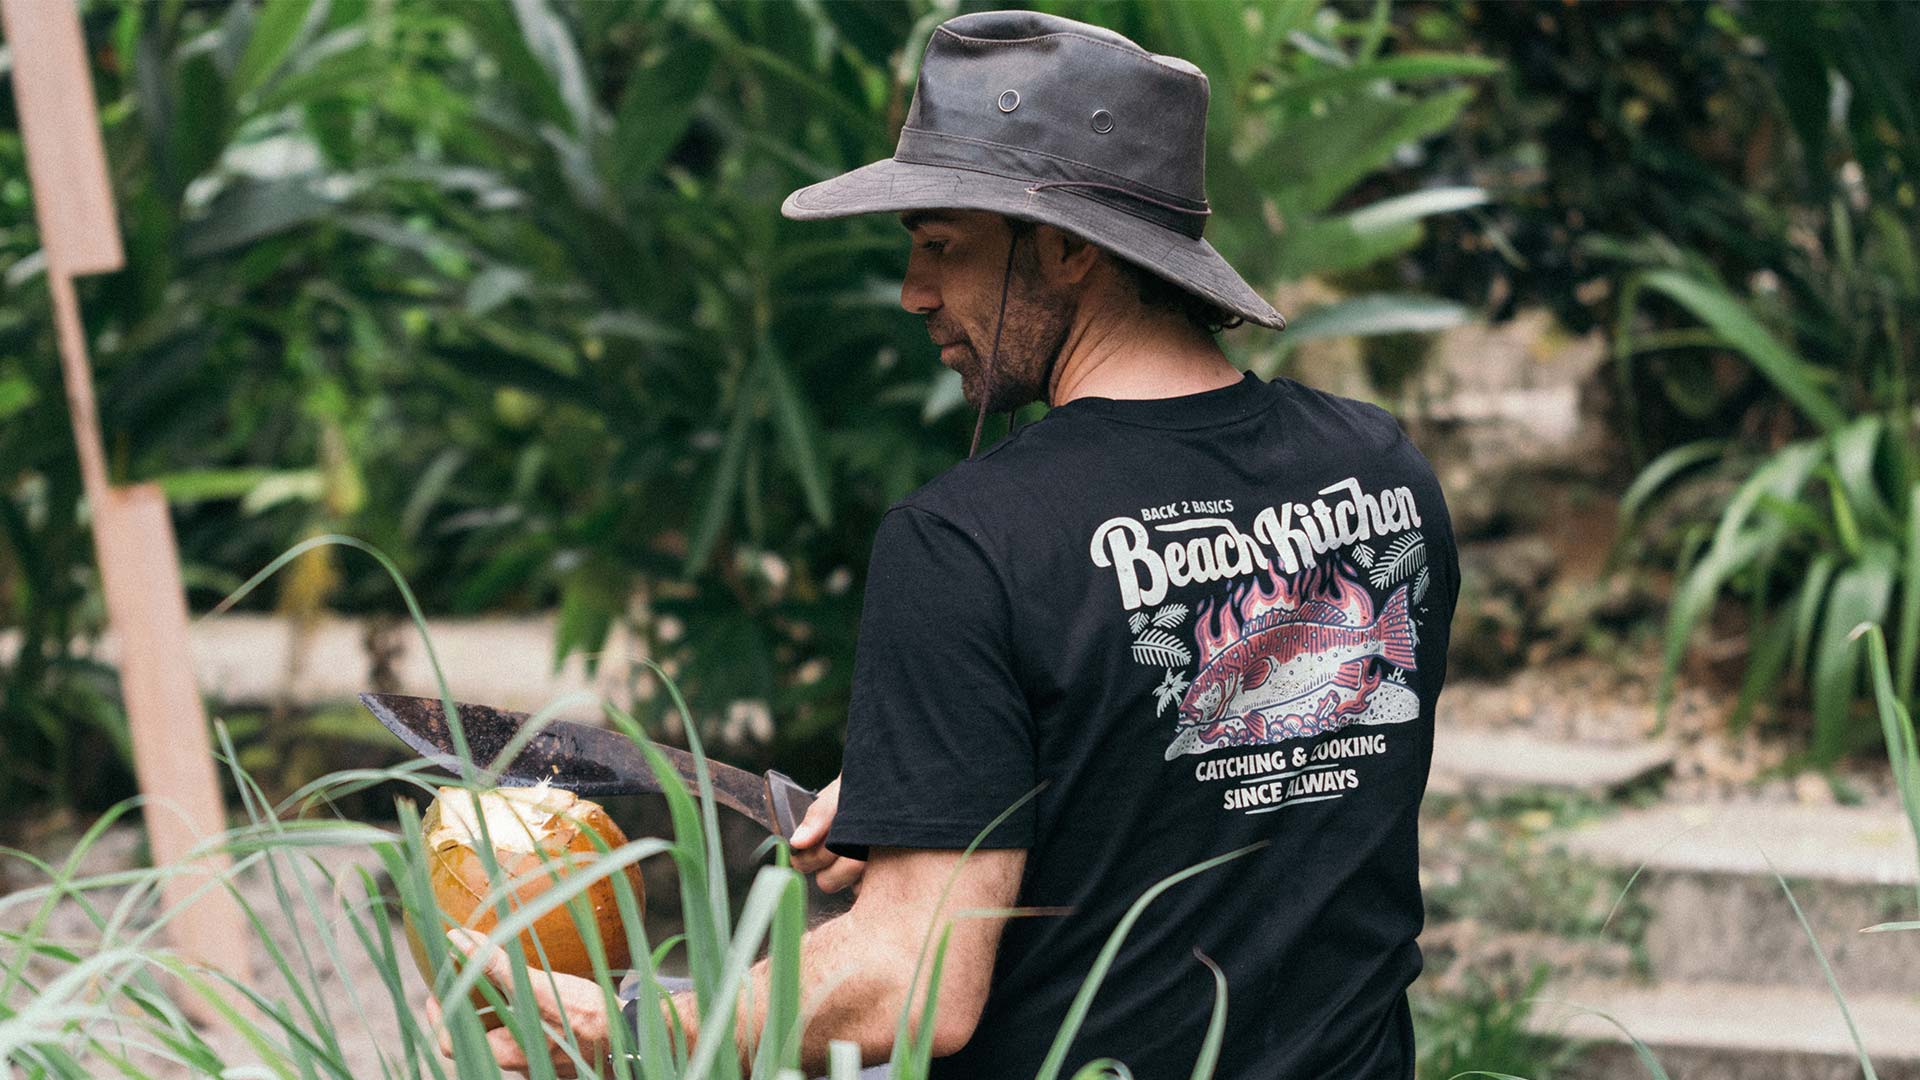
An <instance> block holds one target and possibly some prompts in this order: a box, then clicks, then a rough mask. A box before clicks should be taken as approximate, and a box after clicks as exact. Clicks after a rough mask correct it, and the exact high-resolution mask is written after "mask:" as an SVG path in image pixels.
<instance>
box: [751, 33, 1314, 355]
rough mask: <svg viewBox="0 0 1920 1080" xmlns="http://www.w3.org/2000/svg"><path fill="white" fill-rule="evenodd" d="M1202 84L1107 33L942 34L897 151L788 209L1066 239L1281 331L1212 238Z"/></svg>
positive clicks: (1198, 77)
mask: <svg viewBox="0 0 1920 1080" xmlns="http://www.w3.org/2000/svg"><path fill="white" fill-rule="evenodd" d="M1207 97H1208V85H1207V77H1206V75H1205V73H1203V72H1202V71H1201V70H1200V69H1199V68H1197V67H1195V66H1194V65H1192V64H1190V63H1188V62H1187V61H1185V60H1182V59H1180V58H1179V57H1177V56H1165V55H1161V54H1158V53H1151V52H1148V51H1147V50H1145V49H1143V48H1141V47H1140V46H1139V45H1136V44H1135V43H1134V42H1133V41H1132V40H1131V39H1129V38H1127V37H1126V36H1125V35H1122V34H1118V33H1115V32H1114V31H1112V30H1108V29H1106V28H1105V27H1100V26H1094V25H1091V24H1089V23H1083V22H1078V21H1076V20H1073V19H1066V18H1062V17H1060V16H1058V15H1049V14H1046V13H1044V12H1037V11H981V12H975V13H973V14H970V15H961V16H958V17H956V18H952V19H948V20H947V21H946V22H943V23H941V24H940V25H939V26H937V27H935V28H934V31H933V35H932V36H931V37H930V38H929V39H928V41H927V50H926V54H925V56H924V58H923V59H922V61H921V65H920V79H919V84H918V86H917V87H916V88H915V90H914V95H913V105H912V107H911V108H910V109H909V110H908V112H907V119H906V123H905V125H904V126H903V127H902V128H901V129H900V139H899V142H898V145H897V146H896V148H895V150H894V154H893V156H892V157H890V158H883V159H881V160H879V161H876V162H873V163H872V164H869V165H863V166H861V167H860V168H857V169H854V170H852V171H850V172H846V173H842V174H841V175H839V176H836V177H833V178H832V179H829V180H823V181H821V182H819V183H817V184H810V185H808V186H806V187H803V188H801V189H799V190H798V191H795V192H793V193H792V194H790V195H788V196H787V198H786V200H785V201H784V202H783V203H782V204H781V206H780V213H781V214H782V215H784V216H786V217H788V218H792V219H794V220H799V221H808V220H818V219H822V218H837V217H850V216H852V215H855V214H869V213H880V212H885V211H900V210H918V209H932V208H957V209H964V210H988V211H994V212H998V213H1002V214H1006V215H1008V216H1011V217H1017V218H1024V219H1026V220H1029V221H1037V222H1045V223H1048V224H1052V225H1055V226H1058V227H1059V228H1062V229H1065V230H1067V231H1069V232H1072V233H1074V234H1076V235H1078V236H1080V237H1082V238H1083V239H1086V240H1088V241H1090V242H1092V243H1094V244H1096V245H1098V246H1099V247H1101V248H1103V249H1105V250H1107V251H1109V252H1111V253H1113V254H1114V255H1116V256H1118V257H1120V258H1122V259H1125V260H1127V261H1128V262H1131V263H1134V264H1135V265H1138V266H1140V267H1142V268H1144V269H1146V270H1147V271H1149V272H1150V273H1153V274H1156V275H1158V276H1160V277H1162V278H1165V279H1166V280H1168V281H1170V282H1172V283H1174V284H1175V285H1178V286H1180V287H1181V288H1183V289H1186V290H1188V291H1189V292H1192V293H1195V294H1197V295H1199V296H1202V297H1205V298H1206V299H1208V300H1210V301H1212V302H1213V303H1215V304H1217V305H1219V306H1220V307H1222V308H1224V309H1226V310H1227V311H1230V312H1233V313H1235V314H1237V315H1239V316H1240V317H1241V318H1242V319H1245V320H1246V321H1248V322H1252V323H1256V324H1259V325H1261V326H1267V327H1271V328H1273V329H1275V330H1280V329H1284V328H1285V327H1286V325H1287V321H1286V319H1285V318H1284V317H1282V316H1281V314H1280V313H1279V312H1278V311H1276V310H1274V308H1273V305H1272V304H1269V303H1267V301H1266V300H1264V299H1262V298H1261V296H1260V294H1259V293H1258V292H1257V291H1256V290H1255V289H1254V288H1253V287H1252V286H1250V285H1248V284H1247V282H1246V281H1245V280H1244V279H1243V278H1241V276H1240V275H1239V273H1237V272H1236V271H1235V270H1234V269H1233V267H1232V266H1230V265H1229V264H1228V263H1227V260H1226V259H1224V258H1222V257H1221V255H1220V253H1219V252H1218V251H1215V250H1214V248H1213V245H1212V244H1210V243H1208V242H1207V240H1206V238H1205V236H1204V235H1203V232H1204V229H1205V225H1206V220H1207V216H1208V215H1209V214H1211V213H1212V208H1211V207H1210V206H1209V205H1208V204H1207V185H1206V149H1207V136H1206V127H1207Z"/></svg>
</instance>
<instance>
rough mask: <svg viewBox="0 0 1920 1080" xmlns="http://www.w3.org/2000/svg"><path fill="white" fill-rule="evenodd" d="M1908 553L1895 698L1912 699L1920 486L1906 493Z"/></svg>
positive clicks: (1918, 625)
mask: <svg viewBox="0 0 1920 1080" xmlns="http://www.w3.org/2000/svg"><path fill="white" fill-rule="evenodd" d="M1905 546H1906V554H1905V556H1904V559H1905V561H1904V563H1903V564H1902V567H1901V570H1900V622H1899V624H1898V626H1897V631H1896V633H1895V635H1894V639H1893V644H1894V647H1895V648H1896V649H1898V650H1899V661H1898V669H1899V675H1898V676H1897V678H1896V682H1895V684H1894V685H1895V688H1896V696H1897V697H1898V698H1899V699H1900V700H1901V701H1912V700H1913V679H1914V667H1915V664H1916V662H1920V484H1915V485H1914V487H1913V490H1912V491H1910V492H1908V493H1907V536H1906V540H1905Z"/></svg>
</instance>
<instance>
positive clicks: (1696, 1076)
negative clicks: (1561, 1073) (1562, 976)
mask: <svg viewBox="0 0 1920 1080" xmlns="http://www.w3.org/2000/svg"><path fill="white" fill-rule="evenodd" d="M1847 1008H1848V1010H1849V1011H1850V1012H1851V1013H1852V1015H1853V1020H1854V1023H1855V1024H1856V1025H1857V1026H1858V1027H1859V1030H1860V1038H1861V1041H1862V1042H1863V1043H1864V1044H1865V1045H1866V1048H1867V1053H1868V1056H1869V1057H1870V1058H1871V1059H1872V1061H1873V1065H1874V1070H1875V1072H1876V1073H1877V1074H1878V1076H1879V1077H1880V1078H1881V1080H1920V990H1916V992H1915V993H1912V994H1905V995H1899V994H1849V995H1848V996H1847ZM1597 1013H1604V1014H1606V1016H1609V1017H1612V1018H1613V1020H1615V1021H1618V1022H1619V1024H1620V1027H1624V1028H1626V1030H1627V1031H1630V1032H1632V1033H1633V1035H1634V1037H1636V1038H1638V1039H1639V1040H1640V1041H1641V1042H1643V1043H1645V1044H1647V1046H1648V1048H1649V1049H1651V1050H1652V1051H1653V1053H1654V1056H1655V1057H1656V1058H1657V1059H1658V1060H1659V1062H1660V1064H1661V1066H1662V1067H1663V1068H1664V1069H1665V1070H1666V1072H1667V1073H1668V1075H1670V1076H1672V1077H1674V1078H1675V1080H1858V1078H1859V1077H1860V1076H1861V1068H1860V1063H1859V1057H1858V1055H1857V1054H1856V1052H1855V1050H1854V1044H1853V1041H1852V1039H1851V1038H1850V1037H1849V1035H1848V1032H1847V1025H1846V1021H1845V1020H1844V1019H1843V1018H1842V1016H1841V1012H1840V1007H1839V1005H1838V1004H1837V1003H1836V1002H1835V1001H1834V998H1833V995H1832V994H1831V993H1829V992H1828V991H1827V990H1825V989H1824V988H1823V987H1819V986H1815V987H1806V988H1801V987H1774V986H1754V985H1749V984H1738V983H1708V982H1696V983H1667V984H1661V985H1655V986H1642V985H1636V984H1632V983H1625V982H1568V983H1564V984H1555V985H1553V986H1551V987H1549V988H1548V989H1547V990H1546V991H1544V992H1543V993H1542V994H1541V995H1540V997H1539V998H1537V999H1536V1004H1535V1007H1534V1010H1533V1013H1532V1015H1531V1017H1530V1018H1529V1022H1528V1026H1529V1027H1530V1028H1531V1029H1532V1030H1533V1031H1535V1032H1537V1033H1540V1034H1545V1035H1556V1036H1562V1037H1566V1038H1571V1039H1578V1040H1592V1041H1593V1042H1594V1043H1595V1046H1594V1049H1593V1050H1592V1052H1590V1053H1589V1054H1588V1055H1586V1056H1585V1057H1584V1058H1583V1059H1582V1062H1581V1066H1580V1069H1579V1075H1580V1076H1581V1077H1583V1078H1594V1080H1598V1078H1601V1077H1605V1078H1608V1080H1615V1078H1625V1077H1645V1076H1649V1075H1651V1074H1650V1073H1649V1072H1648V1071H1647V1069H1646V1068H1645V1066H1644V1065H1642V1064H1641V1063H1640V1060H1639V1058H1638V1057H1637V1055H1636V1054H1635V1052H1634V1051H1633V1050H1632V1048H1631V1046H1630V1045H1629V1044H1628V1042H1627V1038H1626V1036H1625V1035H1624V1034H1622V1032H1621V1030H1620V1027H1616V1026H1614V1024H1613V1023H1610V1022H1609V1021H1608V1020H1607V1019H1605V1018H1603V1017H1602V1016H1600V1015H1596V1014H1597Z"/></svg>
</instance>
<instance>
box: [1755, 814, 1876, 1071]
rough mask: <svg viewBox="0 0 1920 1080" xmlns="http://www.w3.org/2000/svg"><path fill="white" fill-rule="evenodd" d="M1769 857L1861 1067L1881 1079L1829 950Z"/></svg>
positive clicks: (1775, 878) (1768, 865)
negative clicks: (1818, 965) (1805, 936)
mask: <svg viewBox="0 0 1920 1080" xmlns="http://www.w3.org/2000/svg"><path fill="white" fill-rule="evenodd" d="M1761 855H1762V856H1765V857H1766V859H1767V869H1769V870H1772V871H1773V878H1774V880H1775V881H1778V882H1779V883H1780V891H1781V892H1784V893H1786V894H1787V903H1789V904H1792V905H1793V917H1794V918H1796V919H1799V920H1800V929H1802V930H1804V931H1806V934H1807V943H1808V944H1810V945H1812V946H1813V955H1814V956H1815V957H1816V958H1818V959H1819V961H1820V973H1821V974H1823V975H1825V976H1826V977H1827V988H1828V989H1830V990H1832V991H1833V1000H1834V1001H1836V1002H1838V1003H1839V1005H1840V1015H1841V1016H1842V1017H1843V1018H1845V1019H1846V1021H1847V1034H1848V1035H1850V1036H1852V1037H1853V1048H1854V1050H1856V1051H1857V1052H1858V1053H1859V1054H1860V1069H1861V1071H1862V1072H1864V1073H1865V1074H1866V1080H1879V1077H1878V1076H1877V1075H1876V1074H1875V1073H1874V1071H1873V1060H1872V1059H1871V1058H1869V1057H1868V1056H1867V1047H1866V1044H1865V1043H1863V1042H1861V1041H1860V1029H1859V1027H1858V1026H1856V1025H1855V1024H1854V1022H1853V1012H1852V1011H1851V1010H1849V1009H1848V1008H1847V997H1846V995H1845V994H1842V993H1841V992H1840V981H1839V980H1838V979H1836V978H1834V976H1833V965H1831V964H1829V963H1827V951H1826V950H1825V949H1822V948H1821V947H1820V939H1819V938H1818V937H1816V936H1815V935H1814V932H1813V927H1812V926H1811V925H1810V924H1809V923H1808V922H1807V913H1806V912H1804V911H1802V910H1800V901H1799V900H1798V899H1796V898H1795V897H1794V895H1793V890H1792V889H1791V888H1788V886H1787V879H1786V878H1785V877H1782V876H1781V874H1780V870H1779V868H1778V867H1776V866H1774V865H1773V859H1772V857H1771V856H1766V853H1765V852H1761Z"/></svg>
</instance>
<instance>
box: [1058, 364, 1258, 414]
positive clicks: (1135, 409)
mask: <svg viewBox="0 0 1920 1080" xmlns="http://www.w3.org/2000/svg"><path fill="white" fill-rule="evenodd" d="M1271 401H1272V397H1271V396H1270V395H1269V393H1268V391H1267V383H1266V382H1265V381H1263V380H1262V379H1261V378H1260V376H1258V375H1255V374H1254V373H1253V372H1251V371H1248V372H1245V373H1243V374H1242V375H1241V376H1240V381H1239V382H1236V383H1229V384H1228V385H1226V386H1221V387H1216V388H1215V389H1212V390H1202V391H1201V392H1199V393H1197V394H1182V395H1180V396H1178V397H1165V398H1109V397H1093V396H1089V397H1077V398H1074V399H1073V400H1072V401H1069V402H1067V403H1066V404H1065V405H1057V406H1055V407H1054V408H1053V409H1052V410H1051V411H1050V412H1049V415H1054V414H1064V415H1068V416H1100V417H1105V418H1107V419H1110V420H1119V421H1122V422H1124V423H1129V424H1141V425H1144V426H1146V427H1160V428H1201V427H1213V426H1215V425H1218V424H1229V423H1232V422H1233V421H1235V420H1239V419H1241V418H1243V417H1245V416H1247V415H1249V414H1251V413H1253V412H1255V411H1257V410H1259V409H1261V408H1263V407H1264V406H1266V405H1267V404H1268V403H1270V402H1271Z"/></svg>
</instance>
